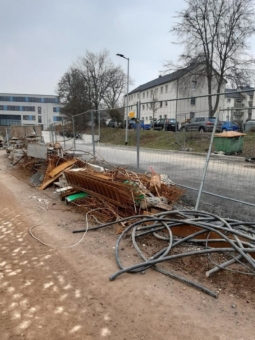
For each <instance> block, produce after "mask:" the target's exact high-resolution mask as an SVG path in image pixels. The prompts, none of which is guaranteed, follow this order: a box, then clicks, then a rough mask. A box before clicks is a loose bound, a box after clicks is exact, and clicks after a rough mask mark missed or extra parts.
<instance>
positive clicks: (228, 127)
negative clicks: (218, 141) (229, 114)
mask: <svg viewBox="0 0 255 340" xmlns="http://www.w3.org/2000/svg"><path fill="white" fill-rule="evenodd" d="M221 130H222V131H240V127H239V125H238V124H236V123H234V122H228V121H224V122H223V123H222V126H221Z"/></svg>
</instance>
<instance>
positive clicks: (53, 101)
mask: <svg viewBox="0 0 255 340" xmlns="http://www.w3.org/2000/svg"><path fill="white" fill-rule="evenodd" d="M43 101H44V103H58V102H59V101H58V98H43Z"/></svg>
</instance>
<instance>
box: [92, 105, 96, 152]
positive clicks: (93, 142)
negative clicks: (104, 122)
mask: <svg viewBox="0 0 255 340" xmlns="http://www.w3.org/2000/svg"><path fill="white" fill-rule="evenodd" d="M91 132H92V135H91V138H92V146H93V155H94V156H95V155H96V149H95V129H94V112H93V110H91Z"/></svg>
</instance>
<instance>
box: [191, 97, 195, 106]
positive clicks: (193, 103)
mask: <svg viewBox="0 0 255 340" xmlns="http://www.w3.org/2000/svg"><path fill="white" fill-rule="evenodd" d="M190 105H196V98H195V97H192V98H190Z"/></svg>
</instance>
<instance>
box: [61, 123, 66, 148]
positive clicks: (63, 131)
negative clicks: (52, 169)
mask: <svg viewBox="0 0 255 340" xmlns="http://www.w3.org/2000/svg"><path fill="white" fill-rule="evenodd" d="M62 133H63V138H64V150H65V149H66V138H65V129H64V119H63V118H62Z"/></svg>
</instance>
